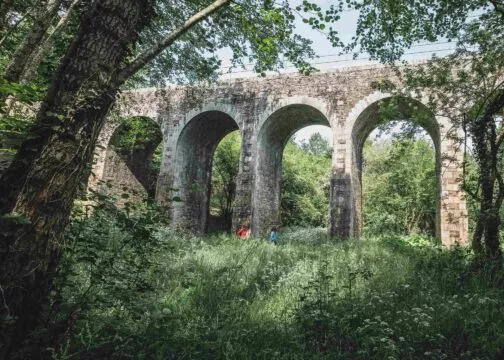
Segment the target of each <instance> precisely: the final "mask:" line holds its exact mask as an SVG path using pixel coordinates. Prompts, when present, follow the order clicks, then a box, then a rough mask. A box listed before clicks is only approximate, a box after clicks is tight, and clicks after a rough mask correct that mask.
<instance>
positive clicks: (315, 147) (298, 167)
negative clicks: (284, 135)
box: [280, 125, 333, 228]
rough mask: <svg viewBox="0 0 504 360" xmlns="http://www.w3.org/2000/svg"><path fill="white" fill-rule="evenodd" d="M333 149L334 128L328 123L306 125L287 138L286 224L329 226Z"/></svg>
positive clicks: (283, 210)
mask: <svg viewBox="0 0 504 360" xmlns="http://www.w3.org/2000/svg"><path fill="white" fill-rule="evenodd" d="M332 152H333V150H332V132H331V128H330V127H327V126H322V125H312V126H307V127H304V128H302V129H301V130H298V131H297V132H296V133H295V134H294V135H292V137H291V138H290V139H289V141H288V142H287V144H286V146H285V148H284V152H283V160H282V182H281V198H280V217H281V221H282V225H283V226H289V227H305V228H320V227H326V226H327V223H328V215H329V190H330V178H331V158H332Z"/></svg>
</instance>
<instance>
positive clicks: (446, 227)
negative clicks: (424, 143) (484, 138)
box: [436, 117, 468, 247]
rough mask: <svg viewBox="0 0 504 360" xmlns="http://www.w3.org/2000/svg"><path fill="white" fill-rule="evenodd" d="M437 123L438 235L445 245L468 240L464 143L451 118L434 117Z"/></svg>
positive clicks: (448, 245) (463, 242)
mask: <svg viewBox="0 0 504 360" xmlns="http://www.w3.org/2000/svg"><path fill="white" fill-rule="evenodd" d="M436 120H437V121H438V123H439V126H440V138H441V142H440V151H441V154H440V155H441V159H440V160H441V161H440V183H441V184H440V185H441V186H440V200H439V201H440V219H439V222H440V224H439V237H440V238H441V243H442V244H443V245H444V246H447V247H450V246H453V245H456V244H459V245H467V244H468V218H467V208H466V200H465V195H464V192H463V190H462V188H461V185H462V176H463V171H462V161H463V145H462V142H461V136H460V134H459V132H458V131H457V128H455V127H454V126H453V125H452V123H451V122H450V120H449V119H448V118H446V117H437V118H436Z"/></svg>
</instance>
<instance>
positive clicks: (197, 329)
mask: <svg viewBox="0 0 504 360" xmlns="http://www.w3.org/2000/svg"><path fill="white" fill-rule="evenodd" d="M110 225H111V227H113V224H110ZM88 226H92V225H88ZM102 230H103V229H102ZM111 231H112V230H111ZM115 231H116V232H114V234H116V235H117V231H118V230H117V229H116V230H115ZM122 231H124V230H122ZM119 232H120V231H119ZM100 236H101V238H100V239H98V238H97V239H95V240H96V241H97V242H102V241H103V239H104V238H106V237H107V236H111V235H110V234H103V233H102V234H101V235H100ZM90 237H91V238H92V235H89V236H88V239H89V238H90ZM152 237H153V239H154V240H155V244H156V246H154V247H153V248H152V251H150V252H149V254H148V257H149V261H148V262H145V266H143V267H140V268H136V269H135V271H136V272H138V274H136V275H135V278H141V279H142V281H143V282H144V283H145V286H144V287H138V288H137V287H134V286H133V285H132V284H133V283H134V282H133V281H132V280H131V281H132V282H131V283H130V282H128V281H129V280H128V281H126V280H124V278H125V275H121V274H123V273H124V274H127V273H128V268H127V267H126V264H127V263H128V262H121V261H118V260H120V259H121V258H122V257H128V258H129V260H128V261H133V262H135V261H136V260H135V256H137V255H135V252H134V251H133V250H131V249H130V250H128V247H127V246H126V247H123V248H118V247H115V248H114V251H113V254H114V257H115V260H114V261H117V264H116V265H112V267H111V270H110V274H109V275H107V277H106V278H104V279H101V280H100V279H94V280H90V279H92V272H93V269H92V268H93V266H89V265H84V264H82V263H80V264H79V263H78V262H77V263H75V262H72V263H73V264H74V265H72V269H73V270H72V275H71V277H70V280H71V281H67V282H66V283H65V284H66V285H65V286H66V287H64V291H63V294H64V297H65V299H64V302H65V301H66V302H67V303H68V302H71V301H75V300H72V299H75V298H76V297H77V294H81V295H82V296H83V298H84V299H86V301H87V304H86V306H84V307H81V308H80V312H79V316H78V317H77V319H76V321H75V324H74V327H73V331H72V335H71V336H70V337H69V338H68V340H67V341H66V342H64V344H62V346H61V349H60V350H59V353H58V354H57V355H56V357H57V358H59V359H70V358H72V359H76V358H77V359H79V358H107V359H114V358H121V359H122V358H124V359H126V358H135V359H500V358H504V289H503V288H502V286H501V285H500V281H499V279H497V280H496V279H495V277H493V278H492V279H491V280H490V278H489V277H488V276H487V275H486V274H485V272H484V271H482V270H474V269H472V267H471V260H472V259H471V254H470V252H468V251H467V250H464V249H455V250H453V251H446V250H443V249H441V248H439V247H438V246H436V245H434V244H433V243H432V242H431V241H430V240H429V239H424V238H419V237H399V236H387V237H379V236H378V237H368V238H363V239H359V240H351V241H344V242H338V241H332V240H330V239H328V238H327V237H326V236H325V231H324V230H323V229H285V230H283V231H282V232H281V233H280V243H279V245H274V244H271V243H269V242H268V241H266V240H264V239H249V240H246V241H244V240H240V239H237V238H235V237H233V236H229V235H224V234H220V235H214V236H211V237H195V236H191V235H187V234H181V233H177V232H174V231H173V230H170V229H168V228H156V229H154V231H153V233H152ZM137 240H139V241H141V239H137ZM105 248H106V246H105V245H103V246H102V248H101V250H100V251H106V249H105ZM114 271H115V272H116V275H117V276H119V278H115V277H114V276H116V275H114ZM94 276H95V277H96V275H94ZM90 281H95V282H96V284H97V285H96V286H95V289H94V290H93V291H89V282H90ZM100 281H101V282H100ZM121 281H124V282H121ZM126 285H127V286H130V288H127V289H122V290H121V291H119V290H117V288H116V287H119V288H121V287H124V286H126ZM84 291H88V293H87V294H85V295H84ZM124 291H127V293H128V296H126V295H123V293H124ZM89 293H94V294H95V295H93V296H90V295H89Z"/></svg>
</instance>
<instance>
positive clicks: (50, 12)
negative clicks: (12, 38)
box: [4, 0, 61, 82]
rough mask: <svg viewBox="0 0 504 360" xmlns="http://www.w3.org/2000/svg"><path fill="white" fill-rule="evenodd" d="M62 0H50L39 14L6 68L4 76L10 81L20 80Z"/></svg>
mask: <svg viewBox="0 0 504 360" xmlns="http://www.w3.org/2000/svg"><path fill="white" fill-rule="evenodd" d="M60 3H61V0H50V1H48V4H47V8H46V9H45V11H42V12H41V13H40V14H38V15H37V17H36V19H35V22H34V23H33V25H32V27H31V29H30V31H29V32H28V34H27V35H26V36H25V38H24V40H23V42H22V43H21V45H19V47H18V48H17V49H16V52H15V53H14V56H13V57H12V59H11V61H10V62H9V65H7V68H6V69H5V73H4V78H5V79H6V80H7V81H10V82H19V80H20V79H21V75H22V74H23V72H24V70H25V67H26V64H27V63H28V61H29V60H30V56H31V54H32V53H33V51H34V50H36V49H37V48H38V46H39V44H40V42H41V41H42V39H43V38H44V36H45V34H46V33H47V30H48V29H49V27H50V26H51V22H52V20H53V18H54V17H55V16H56V14H57V13H58V9H59V5H60Z"/></svg>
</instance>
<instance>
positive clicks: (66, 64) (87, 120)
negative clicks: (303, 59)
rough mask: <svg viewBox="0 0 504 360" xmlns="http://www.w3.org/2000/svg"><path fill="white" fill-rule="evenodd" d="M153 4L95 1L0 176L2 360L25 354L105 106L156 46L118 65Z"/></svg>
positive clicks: (205, 11)
mask: <svg viewBox="0 0 504 360" xmlns="http://www.w3.org/2000/svg"><path fill="white" fill-rule="evenodd" d="M153 2H154V0H97V1H96V2H95V3H94V4H93V7H92V9H91V10H90V11H89V13H88V15H87V16H85V17H84V18H83V19H82V20H81V25H80V28H79V32H78V34H77V35H76V37H75V39H74V42H73V44H72V45H71V46H70V48H69V50H68V52H67V54H66V56H65V58H64V59H63V61H62V63H61V65H60V67H59V69H58V71H57V72H56V74H55V76H54V79H53V83H52V85H51V88H50V90H49V93H48V95H47V97H46V99H45V100H44V102H43V103H42V105H41V108H40V110H39V112H38V114H37V118H36V126H35V127H34V129H33V131H32V133H31V135H32V136H31V138H30V139H29V140H27V141H25V142H24V143H23V144H22V145H21V149H20V150H19V151H18V153H17V154H16V156H15V158H14V160H13V162H12V163H11V165H10V167H9V168H8V169H7V171H6V172H4V174H3V175H2V177H1V178H0V194H2V197H1V198H0V215H2V214H3V215H5V214H10V215H11V216H9V217H5V216H3V217H0V304H3V305H0V360H2V359H5V358H9V359H16V358H17V359H22V358H27V356H26V353H22V352H20V350H21V349H22V348H23V347H25V348H26V346H25V344H24V343H25V342H26V339H27V338H28V336H29V334H30V333H31V332H32V331H33V330H34V329H35V328H36V326H37V321H38V320H39V319H40V315H41V310H42V306H43V304H44V303H45V301H46V299H47V296H48V294H49V292H50V289H51V286H52V282H53V279H54V276H55V273H56V267H57V265H58V262H59V258H60V247H61V244H60V241H61V233H62V231H63V229H64V227H65V225H66V223H67V221H68V218H69V215H70V210H71V207H72V204H73V200H74V198H75V195H76V192H77V188H78V185H79V183H81V181H82V179H81V177H82V175H83V174H84V173H85V172H86V171H85V170H86V168H87V166H88V164H89V163H91V161H92V156H93V151H94V147H95V144H96V140H97V137H98V134H99V132H100V130H101V128H102V126H103V124H104V121H105V118H106V115H107V112H108V111H109V109H110V107H111V105H112V104H113V102H114V100H115V96H116V94H117V91H118V88H119V87H120V86H121V85H122V84H123V83H124V81H126V80H127V79H128V77H129V76H131V75H133V74H134V72H136V71H138V70H139V69H140V68H141V67H143V66H144V65H145V64H146V63H147V62H148V61H150V60H151V59H152V58H153V56H155V55H152V54H159V52H160V51H162V49H161V48H160V47H159V46H157V47H155V49H154V50H155V51H150V50H149V51H148V52H146V56H142V55H141V56H140V57H139V59H141V61H135V62H134V66H133V67H129V66H126V67H121V65H122V64H123V63H124V61H125V59H126V58H127V55H128V52H129V51H128V49H130V48H131V47H132V46H133V45H134V44H135V43H136V41H137V39H138V34H139V33H140V32H141V31H142V29H143V28H144V26H145V25H146V24H147V23H148V22H149V21H150V20H151V18H152V17H153V14H154V12H153ZM229 3H230V0H217V1H216V2H214V3H213V4H212V5H210V6H209V7H207V8H206V9H203V10H202V12H200V13H198V14H197V15H195V16H193V17H191V18H190V21H189V20H188V22H186V23H184V24H183V25H182V26H181V27H180V28H177V29H176V30H174V32H172V34H171V35H172V36H169V37H168V38H169V41H165V42H163V46H164V47H165V48H166V47H168V46H169V45H171V44H172V43H173V42H174V41H175V40H176V39H177V38H178V37H179V36H181V35H182V34H184V33H185V32H186V31H187V30H188V29H189V28H190V27H191V26H194V25H195V24H197V23H198V22H200V21H201V20H203V19H204V18H205V17H207V16H209V15H210V14H211V13H213V12H214V11H216V10H217V9H218V7H222V6H224V5H225V4H229ZM216 4H218V5H219V6H218V7H215V5H216ZM202 15H204V16H202ZM149 59H150V60H149ZM121 68H123V70H122V71H121V70H118V69H121ZM133 69H134V72H132V71H133ZM119 71H120V73H119ZM126 74H129V75H128V76H126ZM18 215H19V216H18ZM41 356H42V355H41V354H39V355H38V356H37V357H38V358H41Z"/></svg>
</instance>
